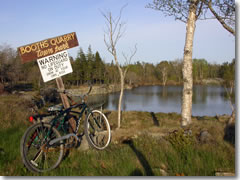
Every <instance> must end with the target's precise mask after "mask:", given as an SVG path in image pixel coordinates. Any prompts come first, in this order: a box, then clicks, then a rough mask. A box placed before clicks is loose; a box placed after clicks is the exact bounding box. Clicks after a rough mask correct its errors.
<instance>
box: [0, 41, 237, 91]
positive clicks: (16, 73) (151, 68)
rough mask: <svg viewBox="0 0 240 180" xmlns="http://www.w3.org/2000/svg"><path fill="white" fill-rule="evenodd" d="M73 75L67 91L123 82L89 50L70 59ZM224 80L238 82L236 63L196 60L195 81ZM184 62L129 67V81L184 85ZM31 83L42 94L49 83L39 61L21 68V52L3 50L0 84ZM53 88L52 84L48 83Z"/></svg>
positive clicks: (113, 68) (114, 69)
mask: <svg viewBox="0 0 240 180" xmlns="http://www.w3.org/2000/svg"><path fill="white" fill-rule="evenodd" d="M70 59H71V60H70V61H71V64H72V68H73V73H71V74H67V75H65V76H63V79H64V83H65V84H66V86H67V87H71V86H79V85H82V84H84V83H86V82H87V81H88V80H91V81H92V82H93V83H96V84H116V83H119V82H120V76H119V72H118V68H117V66H116V65H115V64H114V63H113V61H112V63H105V62H104V61H103V60H102V58H101V55H100V53H99V52H98V51H96V52H95V53H94V52H93V51H92V49H91V46H89V47H88V49H87V53H84V51H83V49H82V48H80V49H79V52H78V54H77V57H76V58H75V59H74V58H72V57H70ZM208 78H223V79H224V80H225V82H226V83H228V84H227V86H230V85H231V84H229V83H232V82H233V81H234V79H235V60H233V61H232V62H231V63H228V62H226V63H223V64H222V65H220V64H210V63H208V62H207V61H206V60H205V59H193V79H194V82H195V83H201V81H202V80H203V79H208ZM182 80H183V79H182V60H180V59H176V60H174V61H167V60H164V61H159V62H158V63H157V64H156V65H154V64H152V63H145V62H140V61H137V62H135V63H133V64H129V70H128V73H127V75H126V78H125V81H126V83H127V84H130V85H135V84H136V85H144V84H165V83H167V84H181V83H182ZM19 82H21V83H26V84H27V83H28V84H29V83H31V84H32V87H33V89H35V90H39V89H40V88H42V87H43V86H44V85H45V84H46V83H43V81H42V77H41V74H40V71H39V68H38V65H37V62H36V61H31V62H29V63H25V64H21V61H20V58H19V56H18V54H17V52H16V51H15V50H14V49H12V48H11V47H10V46H7V45H5V46H0V83H2V84H4V85H5V86H10V87H13V86H14V85H15V84H17V83H19ZM47 85H49V83H47Z"/></svg>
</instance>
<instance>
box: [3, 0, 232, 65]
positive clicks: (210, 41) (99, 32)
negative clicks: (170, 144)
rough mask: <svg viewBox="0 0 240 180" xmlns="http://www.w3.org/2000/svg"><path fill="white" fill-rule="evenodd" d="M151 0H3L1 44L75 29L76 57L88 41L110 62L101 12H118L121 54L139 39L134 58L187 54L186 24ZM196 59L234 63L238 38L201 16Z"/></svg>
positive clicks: (14, 44) (154, 59)
mask: <svg viewBox="0 0 240 180" xmlns="http://www.w3.org/2000/svg"><path fill="white" fill-rule="evenodd" d="M150 2H152V0H51V1H49V0H41V1H32V0H20V1H19V0H7V1H6V0H5V1H4V0H2V1H1V6H0V27H1V28H0V34H1V36H0V45H4V44H7V45H10V46H11V47H12V48H17V47H19V46H23V45H26V44H30V43H34V42H37V41H41V40H44V39H48V38H51V37H55V36H59V35H63V34H67V33H70V32H76V34H77V38H78V42H79V46H78V47H75V48H72V49H69V50H68V52H69V54H70V56H73V57H74V58H76V56H77V53H78V51H79V49H80V47H81V48H82V49H83V51H84V52H85V53H87V50H88V47H89V45H91V48H92V51H93V52H94V53H95V52H96V51H98V52H99V53H100V56H101V57H102V59H103V60H104V61H105V62H106V63H110V62H111V61H112V60H113V57H112V55H111V54H110V53H109V52H108V51H107V48H106V45H105V44H104V30H105V29H106V25H105V19H104V17H103V16H102V14H101V11H102V12H109V11H111V12H112V14H113V16H114V17H117V16H118V15H119V11H120V9H121V7H123V6H124V5H125V4H128V5H127V7H126V8H124V10H123V12H122V21H123V22H125V23H126V31H125V33H124V36H123V37H122V38H121V39H120V40H119V42H118V44H117V51H118V55H119V56H118V59H119V61H120V63H124V58H123V57H122V53H124V54H126V55H130V54H131V51H133V50H134V46H135V44H137V53H136V55H135V56H134V57H133V59H132V63H134V62H137V61H140V62H142V61H143V62H148V63H154V64H157V63H159V62H160V61H162V60H170V61H172V60H176V59H181V58H183V49H184V43H185V35H186V24H184V23H183V22H180V21H175V20H174V18H173V17H165V16H164V15H163V14H162V13H161V12H160V11H156V10H153V9H149V8H146V5H147V4H148V3H150ZM193 58H204V59H206V60H207V61H208V62H210V63H219V64H221V63H223V62H226V61H228V62H231V61H232V59H233V58H235V38H234V36H232V35H231V34H230V33H229V32H227V31H226V30H225V29H224V28H223V27H222V26H221V25H220V23H219V22H218V21H217V20H206V21H197V24H196V30H195V36H194V45H193Z"/></svg>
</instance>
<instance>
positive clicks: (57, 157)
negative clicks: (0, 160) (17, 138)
mask: <svg viewBox="0 0 240 180" xmlns="http://www.w3.org/2000/svg"><path fill="white" fill-rule="evenodd" d="M59 137H61V134H60V133H59V132H58V130H57V129H56V128H54V127H52V128H51V125H50V124H47V123H37V124H34V125H33V126H31V127H29V128H28V129H27V130H26V132H25V133H24V135H23V137H22V140H21V144H20V150H21V156H22V160H23V163H24V164H25V166H26V167H27V168H28V169H29V170H30V171H32V172H46V171H50V170H52V169H54V168H56V167H57V166H58V165H59V164H60V162H61V160H62V158H63V154H64V147H63V143H62V142H60V143H59V144H58V145H53V146H48V144H47V142H49V141H50V140H52V139H55V138H59Z"/></svg>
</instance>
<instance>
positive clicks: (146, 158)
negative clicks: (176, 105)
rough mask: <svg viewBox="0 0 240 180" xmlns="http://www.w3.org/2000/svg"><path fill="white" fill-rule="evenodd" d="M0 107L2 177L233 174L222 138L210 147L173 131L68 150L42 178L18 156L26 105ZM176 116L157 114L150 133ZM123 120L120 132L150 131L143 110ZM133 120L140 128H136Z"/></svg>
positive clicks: (9, 100)
mask: <svg viewBox="0 0 240 180" xmlns="http://www.w3.org/2000/svg"><path fill="white" fill-rule="evenodd" d="M1 98H2V99H1ZM0 103H2V104H3V103H4V105H1V106H0V112H1V113H0V121H1V127H0V137H1V138H0V175H2V176H42V175H44V176H132V175H135V176H136V175H137V176H144V175H148V176H151V175H154V176H161V175H164V174H163V170H164V171H165V172H166V173H167V175H169V176H175V175H178V174H183V175H186V176H213V175H215V171H216V170H218V169H224V170H227V171H231V172H234V171H235V148H234V146H233V145H231V144H229V143H228V142H226V141H224V140H223V138H222V135H221V137H220V135H218V136H216V138H215V139H214V141H212V142H211V143H199V142H198V140H197V139H196V134H197V133H196V132H194V131H193V133H192V135H190V136H184V134H183V132H182V131H177V133H176V134H169V135H167V136H165V137H164V138H163V137H161V138H154V137H152V136H149V135H145V134H142V135H138V136H137V137H135V138H125V139H123V140H122V141H120V142H119V143H117V144H115V143H111V144H110V146H109V147H108V148H107V149H106V150H104V151H97V150H94V149H90V150H88V151H85V152H81V151H79V150H77V149H72V150H71V151H70V154H69V155H68V156H67V157H66V158H65V159H64V160H63V161H62V162H61V164H60V166H59V167H58V168H56V169H54V170H52V171H50V172H47V173H42V174H41V173H40V174H38V173H32V172H29V171H28V170H27V169H26V168H25V167H24V165H23V163H22V160H21V157H20V139H21V137H22V135H23V134H24V131H25V130H26V129H27V127H28V126H29V125H30V124H29V123H28V122H27V118H28V116H29V114H30V113H29V112H28V111H27V106H25V105H24V103H22V101H21V99H20V98H19V97H4V98H3V97H0ZM10 108H13V109H14V110H10ZM2 112H3V113H2ZM115 115H117V114H116V113H115V112H114V113H112V114H111V116H109V117H110V118H111V120H110V121H111V124H112V125H113V126H114V123H116V122H115V120H116V117H114V116H115ZM178 116H179V115H176V114H172V115H171V114H170V115H168V114H163V113H157V114H156V118H157V119H158V120H159V122H160V127H158V129H155V130H158V131H162V130H164V131H166V130H167V128H168V127H169V128H170V129H172V128H174V121H175V122H176V121H177V122H176V123H175V124H176V125H175V127H176V126H178V124H179V122H178V118H179V117H178ZM128 117H129V118H128ZM123 118H124V120H123V128H129V127H135V128H139V129H138V130H141V128H142V129H144V131H146V130H147V131H150V130H151V129H152V128H153V122H152V119H151V115H150V114H149V113H147V112H139V113H138V112H127V113H126V114H124V116H123ZM112 119H113V120H112ZM212 121H214V120H211V122H204V124H207V125H208V127H209V128H212V127H219V128H218V129H216V128H215V129H214V130H211V131H210V130H209V132H211V133H212V134H213V135H214V133H216V134H217V133H218V134H219V133H222V131H223V129H224V128H223V127H222V125H221V124H218V123H216V122H212ZM133 122H134V123H133ZM137 122H140V124H138V125H136V123H137ZM195 125H196V128H195V129H197V128H199V126H201V125H200V124H195ZM202 126H203V125H202Z"/></svg>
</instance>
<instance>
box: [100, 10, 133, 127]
mask: <svg viewBox="0 0 240 180" xmlns="http://www.w3.org/2000/svg"><path fill="white" fill-rule="evenodd" d="M125 7H126V5H125V6H123V7H122V8H121V10H120V14H119V15H118V16H117V17H116V18H114V17H113V16H112V13H111V12H110V11H109V12H107V13H103V12H102V15H103V17H104V18H105V20H106V30H105V31H104V43H105V45H106V47H107V50H108V52H110V53H111V54H112V56H113V58H114V61H115V63H116V65H117V67H118V71H119V75H120V85H121V90H120V95H119V101H118V126H117V128H120V127H121V105H122V98H123V93H124V81H125V77H126V73H127V71H128V68H129V64H130V62H131V60H132V58H133V57H134V55H135V54H136V52H137V46H136V45H135V48H134V50H133V51H131V54H130V55H127V54H125V53H122V56H123V58H124V60H125V66H121V65H120V63H119V55H118V53H117V43H118V41H119V40H120V39H121V38H122V36H123V34H124V32H125V23H124V22H122V21H121V17H122V11H123V9H124V8H125Z"/></svg>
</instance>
